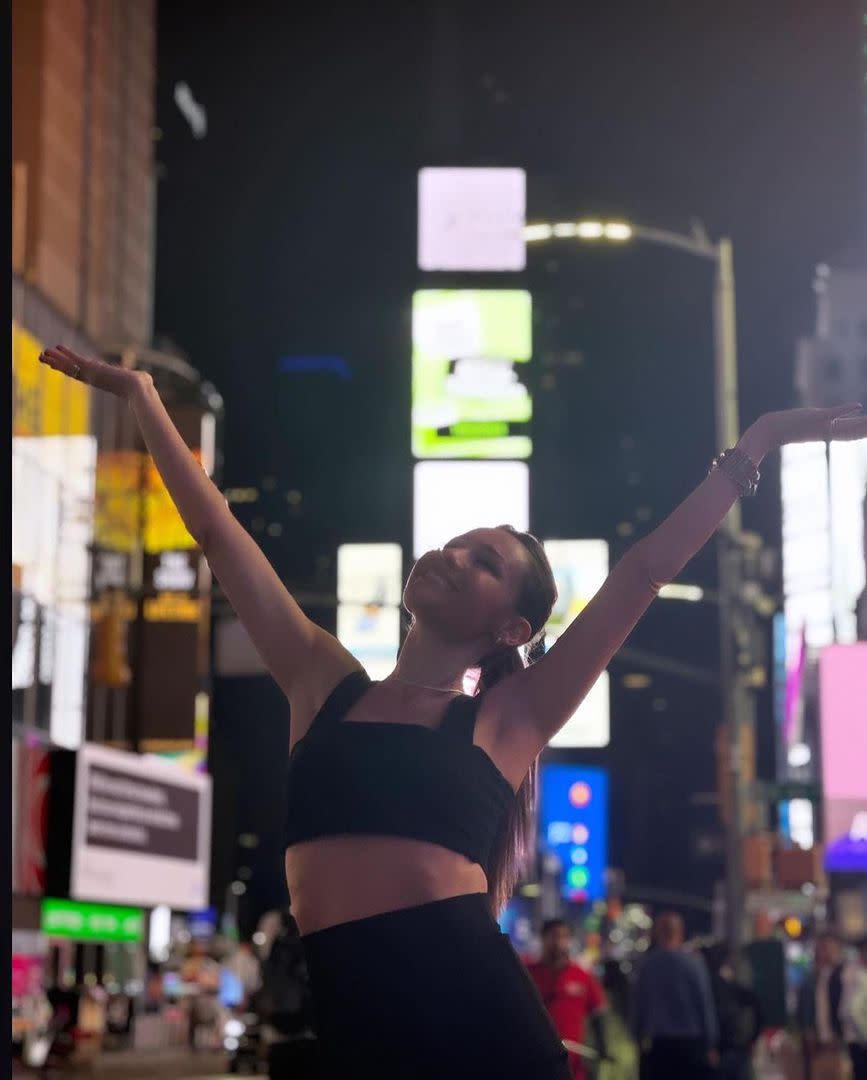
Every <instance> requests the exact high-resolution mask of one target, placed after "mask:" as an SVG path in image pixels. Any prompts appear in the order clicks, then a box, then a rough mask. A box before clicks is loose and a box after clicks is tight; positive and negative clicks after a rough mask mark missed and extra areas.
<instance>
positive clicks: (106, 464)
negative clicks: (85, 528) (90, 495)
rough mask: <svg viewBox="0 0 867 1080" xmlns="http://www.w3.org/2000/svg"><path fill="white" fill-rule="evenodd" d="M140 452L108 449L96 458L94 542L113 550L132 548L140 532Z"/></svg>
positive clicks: (132, 549)
mask: <svg viewBox="0 0 867 1080" xmlns="http://www.w3.org/2000/svg"><path fill="white" fill-rule="evenodd" d="M141 468H142V455H141V454H140V453H138V452H137V451H135V450H109V451H103V452H102V453H100V454H99V455H98V457H97V459H96V500H95V502H96V514H95V519H94V533H93V538H94V542H95V543H96V544H97V546H98V547H104V548H109V549H111V550H112V551H126V552H132V551H135V550H136V547H137V546H138V538H139V534H140V532H141V501H140V499H139V487H140V474H141Z"/></svg>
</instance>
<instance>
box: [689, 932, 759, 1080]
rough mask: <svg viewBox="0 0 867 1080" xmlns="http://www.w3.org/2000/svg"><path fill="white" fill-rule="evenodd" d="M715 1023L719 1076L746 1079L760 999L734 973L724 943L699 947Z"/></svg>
mask: <svg viewBox="0 0 867 1080" xmlns="http://www.w3.org/2000/svg"><path fill="white" fill-rule="evenodd" d="M702 956H703V957H704V961H705V963H706V964H707V969H708V975H709V976H710V986H711V992H712V994H713V1001H714V1007H715V1008H716V1017H717V1025H718V1027H719V1056H720V1063H719V1076H720V1078H721V1080H750V1076H751V1075H752V1073H751V1070H750V1062H751V1060H752V1053H753V1047H754V1046H755V1044H756V1040H757V1039H758V1037H759V1035H760V1034H761V1031H762V1012H761V1002H760V1001H759V998H758V995H757V994H755V993H754V992H753V991H752V990H751V989H750V988H749V987H748V986H746V985H745V984H744V983H742V982H739V981H738V980H737V979H736V978H735V975H734V971H733V970H732V966H731V964H730V962H729V956H728V950H727V949H726V947H725V945H722V944H715V945H710V946H708V947H707V948H705V949H703V950H702Z"/></svg>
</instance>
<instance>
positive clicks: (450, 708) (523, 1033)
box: [40, 346, 867, 1080]
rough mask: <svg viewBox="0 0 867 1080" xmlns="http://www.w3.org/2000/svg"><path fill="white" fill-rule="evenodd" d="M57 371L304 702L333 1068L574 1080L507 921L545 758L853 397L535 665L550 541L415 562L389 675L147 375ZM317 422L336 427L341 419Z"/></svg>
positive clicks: (691, 526)
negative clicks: (123, 430) (637, 636)
mask: <svg viewBox="0 0 867 1080" xmlns="http://www.w3.org/2000/svg"><path fill="white" fill-rule="evenodd" d="M40 360H41V362H42V363H45V364H47V365H48V366H49V367H51V368H52V369H54V370H56V371H59V372H62V373H64V374H66V375H68V376H70V377H71V378H74V379H78V380H79V381H81V382H84V383H86V384H87V385H90V386H94V387H96V388H97V389H100V390H103V391H105V392H107V393H111V394H115V395H117V396H118V397H119V398H120V399H121V400H123V401H125V402H126V403H127V404H128V406H129V408H130V410H131V412H132V414H133V417H134V418H135V421H136V422H137V424H138V426H139V429H140V431H141V434H142V437H143V440H144V443H145V445H146V447H147V450H148V452H149V454H150V455H151V457H152V458H153V461H154V463H155V465H156V468H157V469H158V470H159V474H160V476H161V477H162V479H163V481H164V483H165V485H166V487H167V489H168V491H169V493H170V495H171V497H172V499H173V500H174V502H175V505H176V506H177V508H178V510H179V512H180V515H181V517H182V519H183V521H184V524H185V525H186V527H187V529H188V531H189V532H190V534H191V535H192V537H193V538H194V539H195V540H196V541H197V542H198V543H199V545H200V546H201V548H202V550H203V552H204V554H205V557H206V558H207V560H208V563H209V564H210V567H211V570H212V571H213V573H214V575H215V576H216V578H217V579H218V580H219V582H220V585H221V586H222V588H223V592H224V593H225V594H226V596H227V597H228V599H229V602H230V603H231V604H232V606H233V607H234V609H235V611H236V613H237V615H238V617H239V619H240V621H241V623H242V624H243V625H244V627H245V629H246V630H247V632H248V633H249V635H250V638H251V639H252V641H253V644H254V645H255V647H256V648H257V649H258V651H259V653H260V655H261V657H262V659H263V661H264V663H265V664H266V666H267V667H268V668H269V670H270V671H271V674H272V675H273V676H274V678H275V680H276V681H277V683H278V684H279V685H280V687H281V688H282V689H283V690H284V692H285V693H286V696H287V698H288V699H289V705H290V709H289V711H290V715H291V726H290V732H289V774H290V775H289V784H288V813H287V829H286V833H285V834H284V839H285V843H286V848H287V851H286V861H285V866H286V877H287V884H288V887H289V893H290V895H291V896H292V899H293V907H294V910H295V915H296V918H297V919H298V923H299V926H300V927H301V931H302V933H303V935H304V951H305V954H306V957H307V966H308V970H309V973H310V981H311V986H312V988H313V995H314V1001H315V1009H316V1018H317V1025H318V1030H319V1036H320V1040H321V1044H322V1047H323V1054H324V1055H326V1056H327V1058H328V1063H329V1067H330V1068H331V1071H332V1072H333V1073H334V1074H335V1075H343V1074H344V1073H358V1072H359V1063H360V1062H361V1063H362V1066H361V1068H362V1070H363V1069H364V1067H367V1071H368V1072H371V1071H373V1070H374V1069H375V1074H376V1076H377V1078H378V1080H390V1078H397V1077H400V1078H403V1077H406V1076H413V1078H414V1080H422V1078H423V1077H424V1078H427V1077H431V1078H433V1077H437V1078H439V1077H444V1076H447V1077H449V1080H459V1078H461V1080H463V1078H466V1080H470V1078H472V1080H485V1078H491V1080H493V1078H496V1080H507V1078H515V1080H518V1078H520V1080H526V1078H527V1077H530V1076H532V1077H533V1080H571V1070H570V1069H569V1065H568V1058H567V1055H566V1053H565V1050H564V1048H563V1046H562V1043H561V1041H560V1039H559V1038H558V1036H557V1032H556V1030H555V1028H554V1025H553V1023H552V1022H551V1019H550V1017H549V1015H548V1014H547V1012H546V1010H545V1008H544V1006H543V1005H542V1002H541V1000H540V998H539V995H538V992H537V991H536V989H535V987H534V986H533V983H532V980H531V978H530V976H529V974H528V973H527V971H526V969H525V968H524V967H523V965H522V964H521V962H520V960H519V959H518V957H517V956H516V955H515V952H514V950H513V949H512V947H511V944H510V943H509V941H508V939H507V938H505V937H504V936H503V935H502V934H501V933H500V930H499V926H498V925H497V921H496V919H497V915H498V914H499V912H500V910H501V909H502V908H503V906H504V905H505V903H506V901H507V900H508V898H509V896H510V895H511V893H512V890H513V889H514V887H515V884H516V882H517V880H518V877H519V875H520V873H521V871H522V870H523V868H524V866H525V865H526V862H527V858H528V854H531V853H532V851H533V849H534V826H535V816H534V803H535V789H536V777H537V765H538V759H539V756H540V754H541V753H542V751H543V750H544V749H545V747H547V746H548V744H549V742H550V740H551V738H552V737H553V736H554V735H555V734H556V733H557V732H558V731H559V730H560V729H561V728H562V727H563V726H564V725H565V724H566V723H567V722H568V720H569V718H570V717H571V716H572V715H573V714H574V712H575V710H576V708H577V707H578V706H579V704H580V703H581V701H582V700H583V699H584V697H585V696H586V694H587V693H588V691H589V690H590V689H591V687H592V686H593V685H594V684H595V683H596V681H597V679H598V678H599V676H600V675H601V674H602V672H603V671H604V670H605V669H606V667H607V666H608V664H609V662H610V660H611V659H612V657H613V656H614V654H615V653H616V652H617V650H618V649H619V648H620V646H621V644H622V643H623V641H624V640H625V638H626V637H627V636H628V635H629V633H630V632H631V631H632V629H633V627H634V626H635V624H636V623H637V622H638V620H639V619H640V618H641V616H642V615H643V614H644V612H645V611H646V610H647V608H648V607H649V606H650V604H651V603H652V602H653V600H654V599H655V597H656V596H657V594H658V591H659V588H660V586H661V585H662V584H664V583H665V582H670V581H672V580H673V579H674V578H675V577H676V575H677V574H679V573H680V571H681V570H682V569H683V567H684V566H685V565H686V564H687V563H688V562H689V560H690V559H691V558H692V557H693V556H694V555H695V554H696V553H697V552H698V551H699V550H700V549H701V548H702V547H703V546H704V545H705V543H706V542H707V541H708V540H709V539H710V537H711V536H712V535H713V533H714V531H715V530H716V529H717V527H718V526H719V524H720V523H721V522H722V521H723V519H724V518H725V517H726V515H727V514H728V512H729V510H730V509H731V507H732V505H733V504H734V502H735V500H736V499H737V498H738V497H739V496H741V495H748V494H750V495H751V494H754V492H755V490H756V486H757V484H758V481H759V470H758V466H759V464H760V463H761V461H762V459H763V458H764V456H765V455H766V454H767V453H769V452H770V451H772V450H774V449H776V448H777V447H779V446H782V445H783V444H785V443H791V442H814V441H816V440H818V439H843V440H853V439H858V438H863V437H867V417H863V416H860V415H855V413H854V409H853V406H851V405H850V406H848V407H841V408H836V409H789V410H785V411H782V412H773V413H767V414H765V415H764V416H762V417H760V418H759V419H758V420H757V421H756V422H755V423H754V424H752V425H751V426H750V427H749V428H748V429H747V430H746V431H745V432H744V433H743V435H742V436H741V438H740V440H739V441H738V445H737V446H736V447H729V448H728V449H727V450H726V451H724V452H723V453H722V454H721V455H720V456H719V457H718V458H716V459H715V460H714V461H713V462H712V463H711V466H710V469H709V471H708V475H707V477H706V478H705V479H704V480H703V481H702V482H701V483H700V484H699V485H698V486H697V487H696V489H695V490H694V491H693V492H692V493H691V494H690V495H689V496H688V497H687V498H686V499H685V500H684V501H683V502H682V503H681V505H680V506H679V507H678V508H677V509H676V510H675V511H674V512H673V513H672V514H670V515H669V516H668V517H667V518H666V519H665V520H664V521H663V522H662V523H661V524H660V525H658V526H657V527H656V528H655V529H654V530H653V531H652V532H651V533H649V534H648V535H647V536H645V537H644V538H642V539H641V540H640V541H638V542H637V543H636V544H634V545H633V547H632V548H631V549H630V550H629V551H628V552H627V553H626V554H625V555H624V556H623V557H622V558H621V559H620V560H619V561H618V563H617V565H616V566H615V567H614V569H613V570H612V571H611V573H610V575H609V576H608V578H607V580H606V581H605V583H604V584H603V585H602V587H601V588H600V589H599V591H598V593H597V594H596V595H595V596H594V597H593V599H592V600H591V601H590V602H589V603H588V604H587V606H586V607H585V608H584V609H583V610H582V611H581V613H580V614H579V615H578V616H577V617H576V618H575V619H574V620H573V621H572V622H571V623H570V625H569V626H568V628H567V629H566V631H565V633H563V634H562V635H561V636H560V637H559V638H558V639H557V643H556V644H555V646H554V647H553V648H552V649H549V650H548V651H547V652H545V653H544V655H542V656H541V658H540V659H538V660H537V661H536V663H533V664H529V665H528V658H529V657H530V656H531V655H532V654H531V650H533V649H534V648H535V646H537V645H538V644H540V643H541V638H542V636H543V635H544V631H545V626H546V624H547V622H548V619H549V617H550V615H551V612H552V610H553V606H554V603H555V601H556V597H557V588H556V583H555V580H554V574H553V572H552V570H551V565H550V562H549V560H548V557H547V555H546V553H545V550H544V547H543V546H542V544H541V543H540V542H539V541H538V540H537V539H536V538H535V537H534V536H531V535H530V534H529V533H525V532H520V531H519V530H517V529H515V528H513V527H511V526H509V525H501V526H498V527H496V528H479V529H471V530H470V531H468V532H466V533H463V534H462V535H460V536H456V537H454V538H452V539H451V540H450V541H449V542H448V543H446V544H445V546H444V548H442V549H436V550H432V551H428V552H426V553H425V554H423V555H422V556H421V557H420V558H419V559H418V561H417V562H416V563H415V565H414V567H413V569H412V571H411V573H410V576H409V579H408V580H407V583H406V586H405V589H404V592H403V606H404V608H405V609H406V611H407V612H408V613H409V615H410V617H411V625H410V628H409V632H408V633H407V635H406V638H405V639H404V642H403V645H402V647H401V651H400V654H399V656H398V660H397V664H396V666H395V668H394V670H393V671H392V672H391V673H390V674H389V675H388V676H387V678H385V679H383V680H381V681H379V682H373V681H372V680H371V679H370V677H369V676H368V674H367V672H366V671H365V670H364V668H363V667H362V665H361V664H360V662H359V661H358V660H357V659H356V657H354V656H353V655H352V654H351V653H350V652H348V651H347V650H346V649H345V648H344V646H343V645H342V644H341V643H340V642H339V641H338V640H337V639H336V638H335V637H334V636H332V635H331V634H329V633H327V632H326V631H325V630H323V629H322V628H321V627H319V626H317V625H316V624H315V623H314V622H313V621H312V620H310V619H309V618H308V617H307V616H306V615H305V613H304V612H303V611H302V610H301V608H300V607H299V605H298V603H297V602H296V601H295V599H294V598H293V597H292V596H291V595H290V593H289V592H288V591H287V590H286V588H285V586H284V585H283V583H282V582H281V580H280V578H279V577H278V575H277V574H276V573H275V571H274V569H273V567H272V566H271V565H270V564H269V563H268V560H267V559H266V558H265V556H264V554H263V552H262V551H261V549H260V548H259V546H258V545H257V544H256V542H255V541H254V539H253V538H252V536H250V535H249V534H248V533H247V532H246V530H245V529H244V528H243V527H242V526H241V525H240V523H239V522H238V521H237V520H236V518H235V516H234V515H233V513H232V511H231V509H230V508H229V506H228V505H227V503H226V501H225V499H224V498H223V496H222V495H221V494H220V492H219V491H218V490H217V488H216V487H215V486H214V484H213V483H212V482H211V481H210V479H209V478H208V476H207V475H206V473H205V472H204V470H203V469H202V468H201V466H200V464H199V463H198V461H197V460H196V458H195V457H194V456H193V455H192V454H191V453H190V451H189V448H188V447H187V445H186V443H185V442H184V440H183V438H182V437H181V435H180V433H179V432H178V430H177V428H176V427H175V426H174V424H173V422H172V420H171V418H170V416H169V414H168V412H167V411H166V409H165V407H164V405H163V403H162V401H161V400H160V397H159V394H158V392H157V389H156V387H155V385H154V380H153V378H152V377H151V376H150V375H149V374H148V373H146V372H142V371H136V370H133V369H130V368H128V367H125V366H123V365H114V364H108V363H104V362H103V361H100V360H94V359H88V358H86V357H84V356H80V355H78V354H77V353H74V352H72V351H71V350H70V349H67V348H65V347H63V346H58V347H56V348H50V349H47V350H46V351H45V352H43V353H42V354H41V356H40ZM251 377H255V375H252V376H251ZM317 419H321V423H322V425H323V432H325V435H324V436H323V437H324V438H325V439H327V437H328V436H327V427H328V419H329V418H328V417H327V416H322V417H321V418H317ZM310 450H311V453H315V452H317V451H318V450H319V448H318V447H311V448H310ZM337 495H338V497H339V495H340V492H337ZM443 499H444V500H447V495H446V494H445V493H444V495H443ZM465 686H466V687H467V688H472V693H470V694H468V693H467V692H466V691H465ZM444 1033H448V1037H446V1036H445V1034H444ZM374 1063H375V1064H374Z"/></svg>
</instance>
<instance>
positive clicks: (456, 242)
mask: <svg viewBox="0 0 867 1080" xmlns="http://www.w3.org/2000/svg"><path fill="white" fill-rule="evenodd" d="M526 205H527V178H526V174H525V172H524V170H523V169H514V168H512V169H510V168H506V169H496V168H482V169H474V168H426V169H420V170H419V174H418V265H419V269H421V270H523V269H524V267H525V265H526V261H527V251H526V244H525V241H524V222H525V215H526Z"/></svg>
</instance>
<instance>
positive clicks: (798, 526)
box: [780, 443, 863, 651]
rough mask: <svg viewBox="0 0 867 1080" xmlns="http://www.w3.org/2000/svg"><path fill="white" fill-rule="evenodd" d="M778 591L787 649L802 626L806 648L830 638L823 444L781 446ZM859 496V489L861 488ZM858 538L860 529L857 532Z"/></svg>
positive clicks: (828, 528) (828, 533) (828, 536)
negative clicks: (780, 578) (780, 584)
mask: <svg viewBox="0 0 867 1080" xmlns="http://www.w3.org/2000/svg"><path fill="white" fill-rule="evenodd" d="M780 492H781V496H782V503H783V595H784V597H785V602H784V608H785V614H786V633H787V636H788V639H789V649H790V651H791V650H792V649H793V648H794V647H796V642H797V639H798V637H799V636H800V635H801V633H802V631H805V632H806V640H807V645H808V646H809V647H810V648H811V649H817V648H820V647H821V646H823V645H829V644H830V643H831V642H832V641H833V640H834V623H833V605H832V595H831V517H830V508H829V505H828V466H827V461H826V455H825V444H824V443H796V444H793V445H789V446H784V447H783V448H782V451H781V454H780ZM862 497H863V493H862ZM856 535H857V536H858V537H859V538H860V535H861V534H860V530H859V531H858V533H857V534H856Z"/></svg>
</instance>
